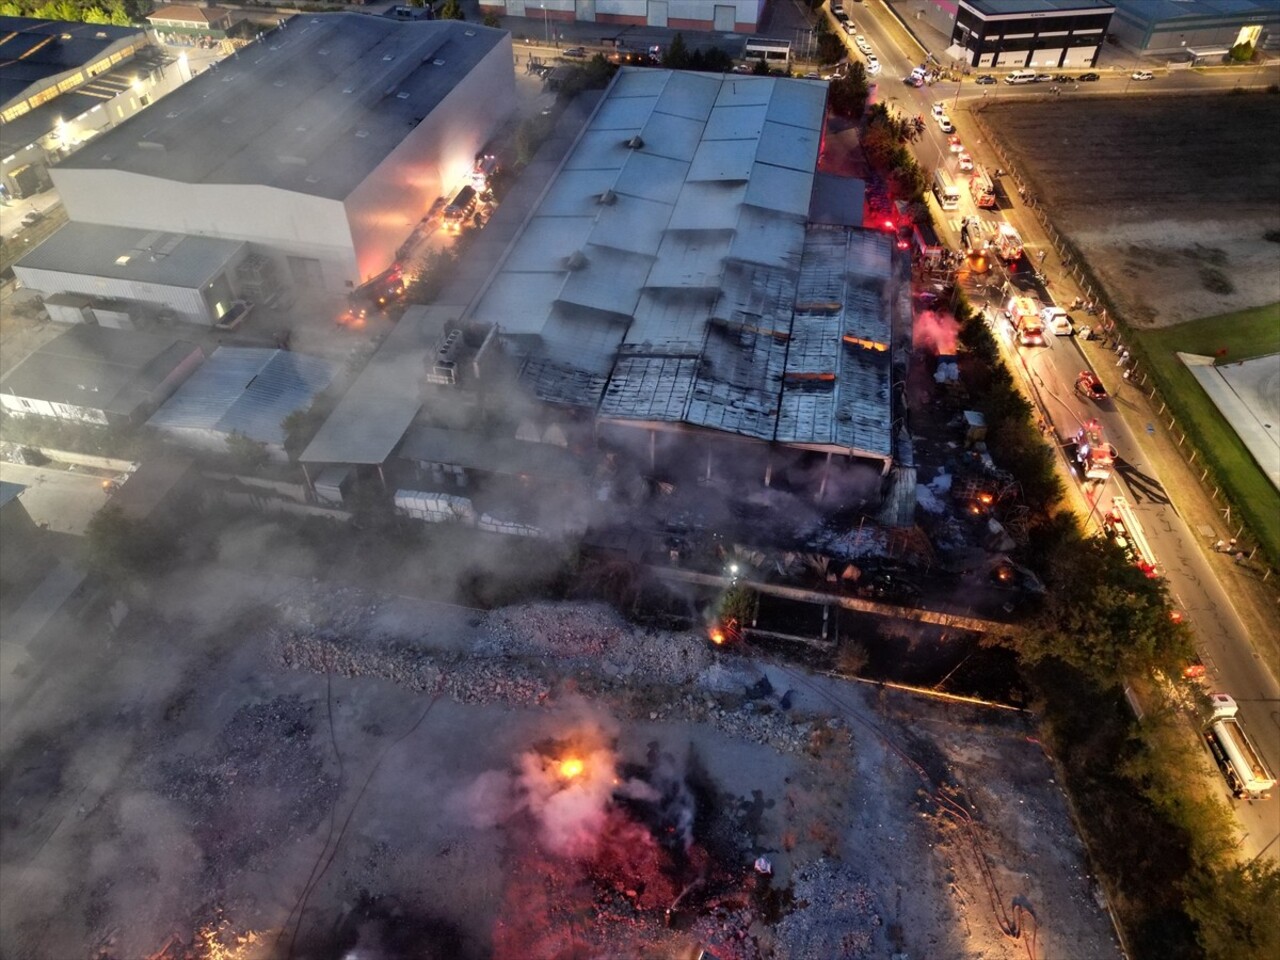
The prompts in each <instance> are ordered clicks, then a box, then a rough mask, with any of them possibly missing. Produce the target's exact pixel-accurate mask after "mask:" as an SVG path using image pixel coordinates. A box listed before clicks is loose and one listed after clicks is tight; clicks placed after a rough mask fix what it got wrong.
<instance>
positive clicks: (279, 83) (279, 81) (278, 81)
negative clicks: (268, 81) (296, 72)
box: [272, 80, 284, 87]
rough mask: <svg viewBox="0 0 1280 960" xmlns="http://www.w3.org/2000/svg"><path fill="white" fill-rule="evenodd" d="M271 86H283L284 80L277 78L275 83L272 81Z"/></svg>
mask: <svg viewBox="0 0 1280 960" xmlns="http://www.w3.org/2000/svg"><path fill="white" fill-rule="evenodd" d="M272 86H273V87H283V86H284V81H283V80H277V81H276V82H275V83H273V84H272Z"/></svg>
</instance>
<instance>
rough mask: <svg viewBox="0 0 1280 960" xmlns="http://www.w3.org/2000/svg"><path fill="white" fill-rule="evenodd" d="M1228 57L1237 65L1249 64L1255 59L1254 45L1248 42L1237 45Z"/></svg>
mask: <svg viewBox="0 0 1280 960" xmlns="http://www.w3.org/2000/svg"><path fill="white" fill-rule="evenodd" d="M1228 56H1230V58H1231V60H1232V61H1233V62H1235V63H1248V62H1249V61H1250V60H1252V59H1253V44H1251V43H1249V42H1247V41H1246V42H1244V43H1237V44H1236V45H1235V46H1234V47H1232V48H1231V53H1230V54H1228Z"/></svg>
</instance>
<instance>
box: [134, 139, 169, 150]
mask: <svg viewBox="0 0 1280 960" xmlns="http://www.w3.org/2000/svg"><path fill="white" fill-rule="evenodd" d="M138 149H139V150H154V151H156V152H157V153H164V144H163V143H160V142H159V141H158V140H139V141H138Z"/></svg>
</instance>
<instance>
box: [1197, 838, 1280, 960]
mask: <svg viewBox="0 0 1280 960" xmlns="http://www.w3.org/2000/svg"><path fill="white" fill-rule="evenodd" d="M1188 886H1189V887H1190V890H1189V892H1188V897H1187V913H1188V914H1189V915H1190V916H1191V918H1192V919H1193V920H1195V922H1196V924H1197V926H1198V928H1199V929H1198V930H1197V938H1198V939H1199V941H1200V945H1201V946H1202V947H1203V948H1204V952H1205V955H1206V956H1207V957H1208V958H1209V960H1228V958H1235V957H1277V956H1280V923H1277V922H1276V918H1277V917H1280V866H1277V865H1276V864H1275V863H1274V862H1272V861H1270V860H1259V861H1255V862H1253V863H1247V864H1232V865H1231V866H1228V867H1225V868H1221V869H1218V870H1207V869H1206V870H1201V871H1198V872H1197V873H1196V875H1195V876H1194V877H1193V878H1192V880H1191V882H1190V883H1189V884H1188Z"/></svg>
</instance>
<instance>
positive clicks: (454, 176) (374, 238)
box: [346, 34, 516, 283]
mask: <svg viewBox="0 0 1280 960" xmlns="http://www.w3.org/2000/svg"><path fill="white" fill-rule="evenodd" d="M515 89H516V74H515V64H514V60H513V59H512V50H511V35H510V34H506V35H504V36H503V38H502V40H501V41H499V42H498V43H497V44H496V45H495V46H494V48H493V49H492V50H491V51H489V53H488V54H487V55H486V56H485V58H484V59H483V60H481V61H480V63H478V64H477V65H476V66H475V68H474V69H473V70H472V71H471V72H470V73H468V74H467V76H466V77H465V78H464V79H463V81H462V82H461V83H459V84H458V85H457V86H455V87H454V88H453V90H451V91H450V92H449V94H448V95H447V96H446V97H445V98H444V99H443V100H442V101H441V102H440V104H439V105H438V106H437V107H436V108H435V109H434V110H432V111H431V113H430V115H429V116H427V117H425V118H424V119H423V121H422V122H421V123H420V124H418V125H417V126H416V127H415V128H414V129H413V131H412V132H411V133H410V134H409V135H408V136H407V137H406V138H405V139H404V140H403V141H402V142H401V143H400V145H399V146H398V147H396V148H395V149H394V150H393V151H392V152H391V153H390V154H389V155H388V156H387V158H386V159H385V160H383V161H382V163H380V164H379V165H378V166H377V167H376V168H375V169H374V170H373V172H372V173H370V174H369V176H368V177H366V178H365V180H364V182H363V183H361V184H360V186H358V187H357V188H356V189H355V190H354V191H352V193H351V195H350V196H349V197H348V198H347V201H346V211H347V217H348V218H349V220H350V223H351V236H352V238H353V245H354V249H355V257H356V263H357V270H358V273H359V282H361V283H363V282H364V281H366V280H369V279H371V278H372V277H374V276H376V275H377V274H379V273H381V272H382V271H383V270H384V269H386V268H387V267H388V266H390V264H391V263H392V262H393V261H394V260H395V252H396V250H397V248H399V247H400V245H401V244H403V243H404V242H405V240H407V239H408V237H409V234H411V233H412V232H413V229H414V227H415V226H417V223H418V221H419V220H420V219H421V217H422V216H423V214H425V213H426V212H427V210H428V209H430V207H431V205H432V204H433V203H434V202H435V200H436V198H437V197H441V196H445V195H448V194H451V193H453V192H455V191H457V190H458V189H459V188H460V187H462V186H464V185H465V182H466V177H467V174H469V173H470V172H471V168H472V165H473V164H474V163H475V157H476V154H477V153H478V152H479V151H480V149H481V147H483V146H484V145H485V144H486V143H488V141H489V139H490V138H491V137H492V136H493V135H494V133H495V132H496V131H497V129H498V127H499V126H500V125H501V124H502V122H503V121H504V120H505V119H506V117H507V115H508V114H509V113H510V112H511V110H513V109H514V107H515Z"/></svg>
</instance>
